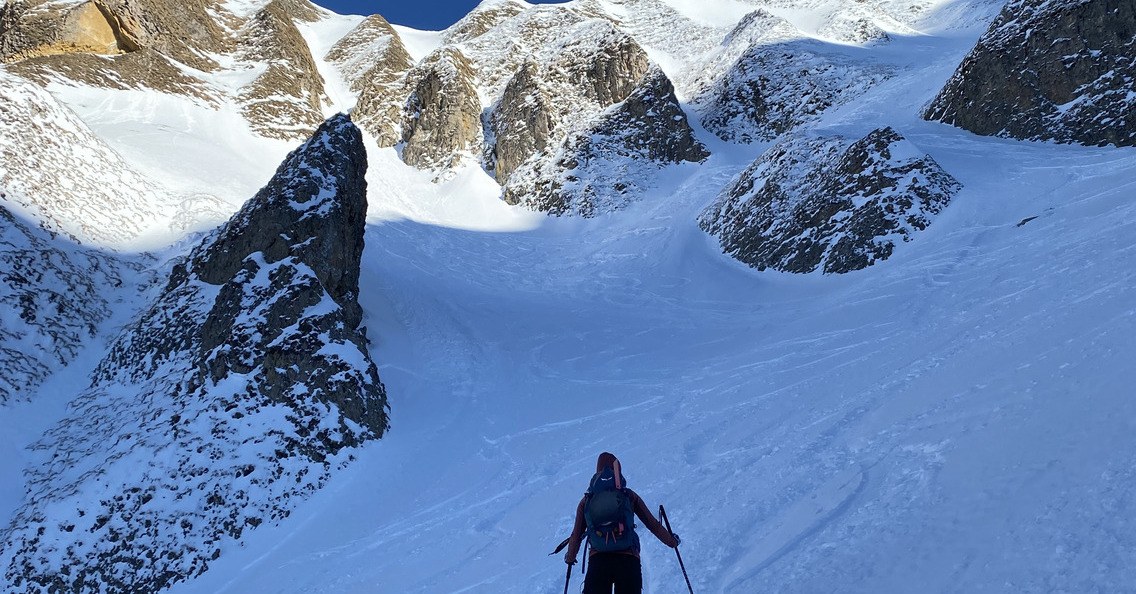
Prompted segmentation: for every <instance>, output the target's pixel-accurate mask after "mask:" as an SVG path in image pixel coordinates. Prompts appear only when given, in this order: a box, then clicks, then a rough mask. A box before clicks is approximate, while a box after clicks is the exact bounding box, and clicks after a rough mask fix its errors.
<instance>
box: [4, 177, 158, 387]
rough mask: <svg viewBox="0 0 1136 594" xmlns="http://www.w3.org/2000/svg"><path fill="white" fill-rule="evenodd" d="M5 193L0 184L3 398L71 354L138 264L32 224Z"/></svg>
mask: <svg viewBox="0 0 1136 594" xmlns="http://www.w3.org/2000/svg"><path fill="white" fill-rule="evenodd" d="M5 198H6V195H5V194H4V191H3V190H0V312H2V313H0V405H3V404H5V403H6V402H7V401H8V400H9V399H14V398H28V397H30V396H32V395H34V394H35V393H36V390H37V388H39V386H40V384H41V383H43V381H44V379H46V378H47V377H48V376H50V375H52V374H53V373H55V372H56V371H59V370H60V369H62V368H63V367H65V366H67V364H69V363H71V362H72V361H74V360H75V358H76V356H78V354H79V352H80V351H81V350H82V349H83V348H84V346H85V345H86V343H88V342H90V341H91V340H92V339H93V338H94V337H95V336H96V335H97V334H98V330H99V327H100V326H101V325H102V323H103V322H104V321H106V320H107V318H109V317H110V315H111V307H112V306H113V305H114V304H113V303H111V300H112V299H113V298H114V292H115V291H116V290H118V289H120V288H121V289H125V288H126V285H130V284H132V283H133V280H132V279H133V276H134V274H132V273H134V272H135V271H136V269H137V265H136V264H133V263H130V262H128V261H123V260H120V259H119V258H116V257H114V256H111V255H108V254H105V253H101V252H98V251H94V250H89V249H84V248H82V247H79V246H75V245H68V244H67V243H66V242H62V241H58V240H57V239H55V238H54V237H52V236H51V235H49V234H48V233H47V232H45V231H43V230H41V229H37V228H35V227H31V226H30V224H29V222H28V221H24V220H21V219H20V218H19V217H17V216H15V215H13V214H12V212H11V211H9V210H8V209H7V208H5V207H4V206H3V205H2V204H3V201H4V200H5Z"/></svg>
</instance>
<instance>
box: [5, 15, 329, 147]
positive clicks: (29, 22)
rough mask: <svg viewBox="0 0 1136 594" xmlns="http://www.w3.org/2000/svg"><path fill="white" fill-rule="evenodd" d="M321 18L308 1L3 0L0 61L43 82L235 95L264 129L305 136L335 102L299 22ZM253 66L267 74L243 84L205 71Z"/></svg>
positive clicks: (223, 97)
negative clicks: (227, 83) (230, 82)
mask: <svg viewBox="0 0 1136 594" xmlns="http://www.w3.org/2000/svg"><path fill="white" fill-rule="evenodd" d="M254 9H255V10H254ZM234 10H236V11H238V12H239V11H242V10H250V11H251V14H238V13H235V12H233V11H234ZM320 17H321V13H320V11H319V9H317V8H316V7H315V6H314V5H313V4H311V3H310V2H308V1H307V0H271V1H267V2H265V3H263V5H260V6H259V7H258V6H255V5H233V4H229V3H225V2H221V1H220V0H183V1H179V2H171V1H169V0H86V1H80V0H57V1H50V2H49V1H46V0H22V1H21V2H15V3H8V4H5V5H3V6H0V59H2V60H3V61H5V62H8V63H9V66H8V67H9V69H11V70H12V71H14V72H16V73H17V74H19V75H21V76H24V77H26V78H28V79H30V80H33V81H35V82H38V83H40V84H43V85H45V86H46V85H47V84H48V83H50V82H51V81H52V80H57V79H59V78H64V79H69V80H71V81H75V82H78V83H81V84H87V85H91V86H97V87H105V88H112V89H133V88H146V89H153V90H157V91H161V92H164V93H170V94H178V95H186V96H189V97H193V98H194V99H197V100H201V101H203V102H207V103H210V104H213V105H220V104H222V103H225V102H227V101H229V100H231V98H232V97H233V96H235V98H236V100H237V102H238V103H239V104H240V106H241V108H242V112H243V114H244V115H245V117H247V118H248V120H249V122H250V123H251V124H252V128H253V129H254V130H255V131H256V132H257V133H259V134H261V135H263V136H267V137H271V138H281V139H302V138H306V137H307V136H308V135H309V134H311V132H312V130H314V129H315V128H316V126H318V125H319V124H320V122H322V121H323V119H324V112H323V106H324V105H325V104H326V103H328V102H329V100H328V99H327V97H326V95H325V92H324V86H323V85H324V81H323V78H322V77H321V76H320V75H319V72H318V70H317V67H316V62H315V60H314V59H313V58H312V56H311V53H310V50H309V48H308V45H307V42H306V41H305V40H304V38H303V36H302V35H301V34H300V32H299V30H298V29H297V27H296V21H297V20H301V21H314V20H317V19H319V18H320ZM187 67H188V68H187ZM251 69H260V70H263V72H261V73H260V74H259V76H257V77H256V79H255V80H254V81H252V82H251V83H249V84H247V85H244V86H240V87H239V88H226V87H225V85H224V84H223V83H220V84H219V82H218V81H219V79H218V78H216V77H210V76H206V75H207V74H210V73H216V72H218V71H230V72H244V71H246V70H251ZM231 78H232V79H233V80H247V79H246V78H244V77H231ZM234 86H236V85H234Z"/></svg>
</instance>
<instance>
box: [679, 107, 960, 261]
mask: <svg viewBox="0 0 1136 594" xmlns="http://www.w3.org/2000/svg"><path fill="white" fill-rule="evenodd" d="M960 188H961V186H960V185H959V183H958V182H957V181H956V180H955V179H954V178H952V177H951V176H950V175H948V174H947V173H946V172H944V171H943V170H942V168H940V167H939V165H938V164H937V163H935V161H934V159H932V158H931V157H930V156H928V155H926V154H923V153H922V152H920V151H919V150H918V149H917V148H916V147H914V146H913V145H911V143H910V142H908V141H906V140H905V139H904V138H903V137H902V136H900V135H899V134H898V133H896V132H895V131H894V130H892V129H891V128H883V129H879V130H875V131H873V132H872V133H871V134H869V135H867V136H866V137H864V138H862V139H860V140H857V141H855V142H850V141H849V140H847V139H844V138H840V137H829V138H808V137H802V138H790V139H788V140H785V141H782V142H780V143H778V144H777V145H775V146H774V147H773V148H771V149H769V151H767V152H766V153H765V154H764V155H762V156H761V158H759V159H758V160H757V161H754V163H753V164H752V165H750V167H749V168H748V169H746V170H745V171H744V172H742V174H741V175H740V176H739V177H738V178H737V179H736V180H735V181H734V182H733V183H732V184H731V185H730V186H729V187H728V188H727V189H726V190H724V191H723V192H722V194H721V196H720V197H719V199H718V202H717V203H716V204H714V205H713V206H711V207H710V208H708V209H707V210H706V211H704V212H703V213H702V215H701V217H700V219H699V223H700V226H701V227H702V229H703V230H705V231H706V232H708V233H710V234H711V235H714V236H715V237H717V238H718V240H719V241H720V242H721V245H722V249H723V251H724V252H725V253H727V254H729V255H731V256H733V257H734V258H737V259H738V260H741V261H742V262H745V263H746V264H749V265H750V266H752V267H754V268H757V269H759V270H764V269H766V268H773V269H774V270H780V271H784V272H812V271H814V270H816V269H817V268H822V269H823V271H824V272H825V273H843V272H850V271H852V270H859V269H861V268H865V267H867V266H870V265H872V264H874V263H875V262H878V261H881V260H886V259H887V258H888V257H889V256H891V254H892V252H893V250H894V249H895V245H896V241H897V240H902V241H911V240H912V239H913V238H914V235H915V233H916V232H918V231H921V230H923V229H925V228H926V227H927V226H928V225H929V224H930V223H931V220H932V218H933V217H934V216H935V215H937V214H939V213H940V212H941V211H942V209H943V208H944V207H946V205H947V204H948V203H949V202H950V200H951V198H952V197H953V196H954V195H955V194H956V193H958V190H959V189H960Z"/></svg>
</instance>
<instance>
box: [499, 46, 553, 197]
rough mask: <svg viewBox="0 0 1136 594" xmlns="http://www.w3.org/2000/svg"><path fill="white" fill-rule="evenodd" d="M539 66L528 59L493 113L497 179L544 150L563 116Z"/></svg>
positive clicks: (507, 177) (505, 177)
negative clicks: (554, 105) (553, 102)
mask: <svg viewBox="0 0 1136 594" xmlns="http://www.w3.org/2000/svg"><path fill="white" fill-rule="evenodd" d="M537 68H538V67H537V66H536V65H535V64H532V63H528V62H526V63H525V64H524V65H523V66H521V69H520V70H519V71H517V74H516V75H514V76H513V78H511V79H509V84H508V85H506V86H505V93H504V95H502V96H501V101H500V103H498V105H497V108H496V109H494V110H493V112H492V113H491V114H490V116H489V129H490V130H491V131H492V137H491V138H492V144H491V149H490V155H489V156H490V163H492V165H493V167H492V169H493V172H494V175H495V176H496V177H497V183H499V184H504V183H505V182H506V181H508V179H509V176H510V175H512V174H513V171H515V170H516V169H517V167H519V166H520V165H521V163H524V162H525V160H526V159H528V158H529V157H531V156H533V155H535V154H537V153H539V152H540V151H543V150H544V149H545V147H547V146H548V142H549V139H550V138H551V137H552V131H553V128H554V127H555V126H556V124H557V122H558V120H559V116H558V114H557V113H556V111H555V110H554V109H553V107H552V103H551V100H550V99H549V97H548V93H549V91H547V90H545V89H544V88H542V85H541V82H540V80H539V79H538V74H537Z"/></svg>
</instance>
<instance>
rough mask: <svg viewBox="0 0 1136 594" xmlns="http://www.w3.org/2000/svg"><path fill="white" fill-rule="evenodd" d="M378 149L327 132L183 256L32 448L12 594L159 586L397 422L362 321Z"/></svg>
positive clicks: (272, 515)
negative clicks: (369, 179)
mask: <svg viewBox="0 0 1136 594" xmlns="http://www.w3.org/2000/svg"><path fill="white" fill-rule="evenodd" d="M366 168H367V160H366V152H365V148H364V146H363V141H362V136H361V134H360V132H359V130H358V129H357V128H356V127H355V126H354V125H352V124H351V122H350V121H349V119H348V118H347V117H346V116H343V115H339V116H336V117H334V118H332V119H330V120H328V121H327V122H326V123H325V124H323V125H322V126H321V127H320V128H319V129H318V130H317V132H316V133H315V135H314V136H313V137H312V138H311V139H310V140H309V141H308V142H306V143H305V144H304V145H303V146H301V147H300V148H299V149H297V150H296V151H294V152H293V153H292V154H290V155H289V156H288V158H287V159H286V160H285V161H284V163H283V164H282V165H281V166H280V168H279V169H278V170H277V172H276V175H275V176H274V177H273V178H272V180H271V181H270V182H269V184H268V185H267V186H265V187H264V188H263V189H262V190H261V191H260V192H259V193H258V194H257V195H256V196H255V197H254V198H253V199H251V200H250V201H249V202H248V203H247V204H246V205H245V206H244V207H243V208H242V209H241V210H240V212H238V213H237V214H236V215H235V216H234V217H233V218H232V219H231V220H230V221H229V222H228V223H227V224H225V225H224V226H223V227H221V228H220V229H219V230H217V231H215V232H214V233H212V234H211V235H209V236H207V237H206V238H205V239H203V240H202V242H201V243H200V244H199V245H198V246H197V247H196V248H195V249H194V250H193V251H192V252H191V253H190V255H189V256H188V257H187V258H186V259H185V260H184V261H182V262H180V263H178V264H176V265H175V266H174V268H173V272H172V273H171V274H170V276H169V280H168V282H167V283H166V286H165V288H164V289H163V290H162V291H161V294H160V295H159V296H157V297H156V299H155V300H154V301H153V302H152V304H151V306H150V307H148V308H146V309H145V310H144V311H143V312H142V313H141V314H140V315H139V316H138V317H137V318H136V320H135V321H134V322H132V323H131V324H130V325H129V326H128V327H127V328H126V329H125V330H124V331H123V332H122V334H121V335H120V336H119V337H118V338H117V339H116V340H115V341H114V343H113V344H112V346H111V348H110V349H109V352H108V354H107V355H106V357H105V358H104V359H103V360H102V362H101V363H100V364H99V366H98V367H97V369H96V370H95V372H94V373H93V381H92V384H91V385H90V387H88V388H87V389H86V390H84V391H83V392H82V393H81V394H80V395H79V396H78V398H77V399H76V400H75V401H74V402H73V403H72V405H71V407H70V411H69V413H68V415H67V418H65V419H64V420H62V421H61V422H60V423H59V424H58V425H57V426H56V427H55V428H54V429H52V430H50V431H49V432H48V433H47V434H46V436H45V437H44V438H43V439H42V440H41V441H40V442H39V443H37V444H36V445H35V446H34V448H35V451H37V452H39V454H38V455H39V456H40V457H41V458H42V459H41V460H38V461H33V463H32V464H31V465H30V466H29V468H30V469H31V470H30V471H29V475H28V489H29V492H28V496H27V498H26V503H25V504H24V506H23V507H22V508H21V509H20V510H19V511H18V513H17V514H16V517H15V518H14V520H13V523H12V526H11V528H10V529H9V531H8V532H7V533H6V535H5V542H4V543H3V546H2V547H0V551H2V552H0V567H3V570H4V578H5V584H6V585H7V586H8V587H7V588H6V590H7V591H10V592H41V591H58V592H85V591H117V592H154V591H157V590H161V589H163V588H165V587H167V586H169V585H171V584H173V583H176V582H178V581H182V580H185V579H188V578H190V577H192V576H196V575H199V574H200V573H202V572H203V571H205V570H206V568H207V567H208V565H209V563H210V562H211V561H213V560H215V559H217V558H218V557H219V556H221V555H222V554H223V553H224V550H225V549H226V548H228V547H231V546H233V545H234V544H235V543H236V542H237V541H239V539H240V538H241V536H242V534H243V533H244V531H245V530H247V529H250V528H254V527H256V526H258V525H259V524H261V523H263V522H273V521H276V520H279V519H280V518H283V517H285V516H287V515H288V514H289V513H290V511H291V509H293V507H294V505H295V502H296V501H298V500H299V499H302V498H303V497H305V496H307V495H310V494H311V493H312V492H314V491H315V490H317V489H319V488H320V487H321V486H323V484H324V483H325V482H326V481H327V480H328V478H329V476H330V474H331V472H332V471H333V470H335V469H337V468H339V467H341V466H342V465H344V464H346V463H348V462H349V461H350V459H351V454H350V450H351V448H353V447H354V446H358V445H360V444H361V443H363V442H365V441H367V440H371V439H375V438H378V437H380V436H381V435H382V434H383V432H384V431H385V430H386V428H387V412H386V394H385V390H384V388H383V385H382V383H381V382H380V381H379V378H378V375H377V372H376V368H375V364H374V362H373V361H371V359H370V356H369V354H368V351H367V347H366V344H367V337H366V334H365V330H364V329H363V328H361V327H360V326H359V324H360V320H361V310H360V307H359V305H358V302H357V297H358V290H359V289H358V279H359V262H360V255H361V252H362V247H363V232H364V218H365V215H366V181H365V178H364V176H365V173H366Z"/></svg>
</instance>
